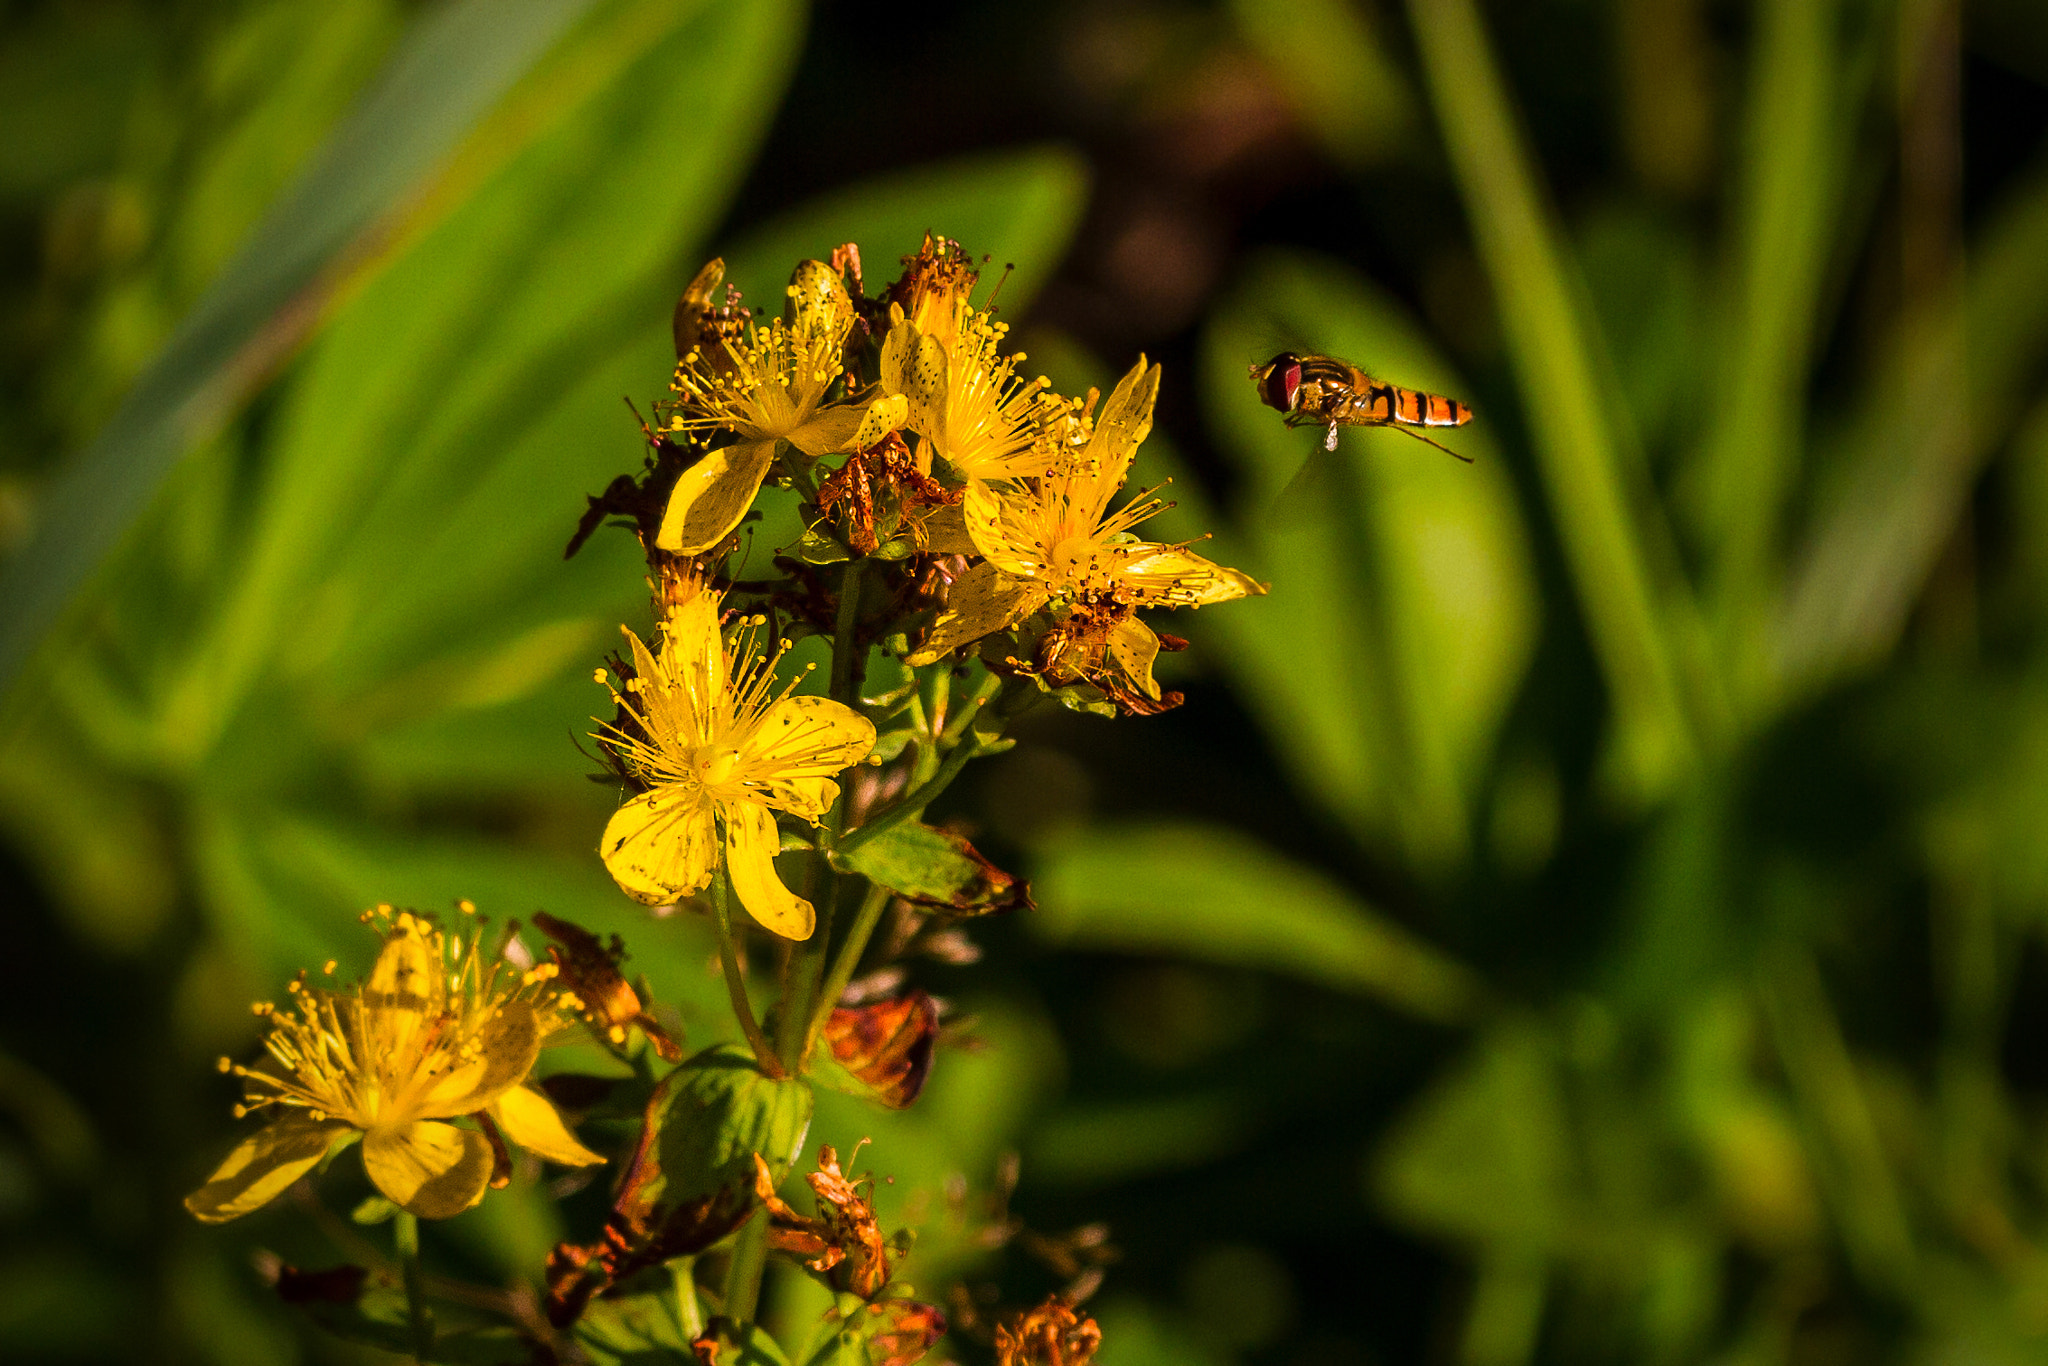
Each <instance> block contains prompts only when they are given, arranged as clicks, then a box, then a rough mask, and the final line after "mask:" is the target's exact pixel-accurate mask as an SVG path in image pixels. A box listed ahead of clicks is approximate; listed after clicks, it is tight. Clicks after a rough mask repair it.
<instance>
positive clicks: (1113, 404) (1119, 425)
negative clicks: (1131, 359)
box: [1084, 356, 1159, 503]
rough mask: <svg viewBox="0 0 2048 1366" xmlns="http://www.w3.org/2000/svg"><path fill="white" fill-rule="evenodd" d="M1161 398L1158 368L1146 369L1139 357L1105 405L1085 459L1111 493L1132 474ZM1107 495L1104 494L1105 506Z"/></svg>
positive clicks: (1097, 421) (1143, 360) (1143, 361)
mask: <svg viewBox="0 0 2048 1366" xmlns="http://www.w3.org/2000/svg"><path fill="white" fill-rule="evenodd" d="M1158 397H1159V367H1158V366H1156V365H1154V366H1151V367H1149V368H1148V367H1147V366H1146V364H1145V358H1144V357H1143V356H1140V357H1138V363H1137V364H1136V365H1133V366H1132V367H1131V369H1130V373H1129V374H1127V375H1125V376H1124V377H1123V378H1122V379H1121V380H1118V381H1117V386H1116V391H1115V392H1114V393H1112V394H1111V395H1110V396H1109V402H1108V403H1106V404H1104V405H1103V408H1102V416H1101V417H1099V418H1097V419H1096V420H1095V435H1094V436H1093V437H1092V438H1090V439H1089V442H1088V452H1087V455H1086V456H1085V457H1084V459H1086V460H1088V461H1089V463H1091V464H1092V465H1094V467H1095V469H1096V470H1097V472H1098V478H1100V479H1101V480H1102V481H1103V483H1104V484H1105V485H1107V486H1108V487H1109V488H1110V490H1111V491H1114V489H1115V488H1116V487H1117V486H1118V485H1121V484H1122V483H1123V481H1124V475H1125V474H1127V473H1128V472H1129V471H1130V468H1131V457H1132V456H1134V455H1136V454H1137V453H1138V444H1139V443H1140V442H1142V441H1143V440H1144V439H1145V438H1146V437H1147V436H1149V435H1151V432H1152V404H1153V402H1154V401H1155V400H1156V399H1157V398H1158ZM1107 501H1108V494H1107V493H1105V494H1104V502H1105V503H1106V502H1107Z"/></svg>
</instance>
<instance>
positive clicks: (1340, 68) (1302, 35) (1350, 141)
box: [1230, 0, 1415, 170]
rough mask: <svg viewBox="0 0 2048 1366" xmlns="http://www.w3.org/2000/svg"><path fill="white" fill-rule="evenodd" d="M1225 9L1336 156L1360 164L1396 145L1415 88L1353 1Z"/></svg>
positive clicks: (1240, 1)
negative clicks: (1411, 86)
mask: <svg viewBox="0 0 2048 1366" xmlns="http://www.w3.org/2000/svg"><path fill="white" fill-rule="evenodd" d="M1230 13H1231V16H1232V17H1233V18H1234V19H1236V20H1237V31H1238V34H1239V35H1240V36H1241V37H1242V38H1243V39H1244V41H1245V42H1246V44H1248V45H1249V46H1250V47H1251V49H1252V50H1253V51H1254V52H1257V53H1258V54H1259V56H1260V57H1261V58H1262V59H1264V61H1265V63H1266V65H1267V67H1268V68H1269V69H1270V70H1271V73H1272V78H1273V83H1274V84H1275V85H1276V86H1278V87H1279V89H1280V91H1281V92H1282V93H1283V94H1284V95H1285V96H1286V97H1287V101H1288V103H1289V104H1291V105H1293V106H1294V112H1295V115H1296V117H1297V118H1299V119H1300V120H1301V121H1302V123H1303V124H1305V125H1306V126H1307V127H1308V128H1309V129H1310V131H1312V132H1313V133H1314V134H1315V135H1316V137H1317V138H1318V139H1319V140H1320V141H1321V142H1322V144H1323V147H1324V149H1325V150H1326V151H1328V152H1329V154H1330V155H1331V156H1332V157H1334V158H1335V159H1336V160H1337V161H1338V162H1340V163H1341V164H1343V165H1345V166H1347V167H1350V168H1352V169H1353V170H1357V169H1360V168H1362V167H1366V166H1370V165H1372V164H1373V163H1375V162H1378V161H1382V160H1384V159H1386V156H1387V154H1388V153H1389V152H1391V151H1393V150H1395V149H1397V148H1399V147H1400V146H1401V143H1402V135H1403V134H1404V133H1405V132H1406V131H1407V130H1408V128H1409V127H1410V126H1411V125H1412V124H1413V123H1414V121H1415V94H1414V91H1413V90H1412V89H1411V88H1410V87H1409V84H1408V80H1407V78H1406V76H1404V75H1403V74H1402V71H1401V68H1400V66H1399V65H1398V64H1397V63H1396V62H1395V61H1394V59H1393V57H1392V55H1391V50H1390V49H1389V48H1388V46H1387V44H1386V36H1385V35H1384V34H1382V33H1376V32H1374V31H1373V25H1372V24H1371V23H1369V22H1368V20H1367V16H1366V14H1365V13H1364V12H1363V11H1362V10H1361V9H1360V7H1359V5H1358V3H1357V0H1231V3H1230Z"/></svg>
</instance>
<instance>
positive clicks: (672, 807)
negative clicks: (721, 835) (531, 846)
mask: <svg viewBox="0 0 2048 1366" xmlns="http://www.w3.org/2000/svg"><path fill="white" fill-rule="evenodd" d="M717 850H718V846H717V831H716V830H714V829H713V827H712V822H711V804H710V802H709V801H707V800H706V799H705V798H704V795H703V793H702V792H701V791H699V790H695V789H690V788H685V787H682V786H680V785H676V786H669V787H660V788H656V789H655V790H654V791H652V792H648V793H644V794H643V795H641V796H638V797H635V798H634V799H633V800H632V801H630V802H627V803H626V804H625V805H624V806H622V807H620V808H619V809H618V810H617V811H615V812H613V813H612V818H611V820H610V822H609V823H608V824H606V826H605V828H604V837H603V838H602V839H600V840H599V841H598V845H597V851H598V853H599V854H601V855H602V856H603V857H604V866H605V867H606V868H607V869H609V870H610V872H611V875H612V879H613V880H614V881H615V882H617V883H618V884H619V889H620V890H621V891H623V892H625V894H626V895H627V896H630V897H632V898H633V899H634V900H635V901H640V902H644V903H646V904H647V905H649V906H660V905H663V904H664V903H666V902H670V901H674V900H675V899H676V898H677V897H679V896H685V895H688V894H689V893H691V892H694V891H696V890H697V889H698V888H700V887H702V886H704V885H705V884H706V883H707V882H709V881H711V870H712V869H713V868H714V867H716V866H717V858H718V853H717Z"/></svg>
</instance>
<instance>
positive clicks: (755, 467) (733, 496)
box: [654, 441, 775, 555]
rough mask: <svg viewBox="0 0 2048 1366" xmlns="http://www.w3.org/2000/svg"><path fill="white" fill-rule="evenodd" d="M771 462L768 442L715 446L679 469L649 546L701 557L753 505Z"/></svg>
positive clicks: (771, 447) (772, 451)
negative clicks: (653, 544) (689, 464)
mask: <svg viewBox="0 0 2048 1366" xmlns="http://www.w3.org/2000/svg"><path fill="white" fill-rule="evenodd" d="M774 463H775V443H774V442H773V441H743V442H740V443H739V444H737V445H733V446H721V447H719V448H718V449H717V450H715V451H712V452H711V453H709V454H708V455H706V456H705V457H704V458H703V459H702V460H699V461H698V462H697V463H696V464H694V465H692V466H690V468H688V469H686V470H684V471H683V473H682V477H681V478H679V479H677V480H676V487H675V492H674V493H672V494H670V495H669V500H668V510H667V511H666V512H664V513H663V514H662V518H661V530H660V532H658V533H657V534H656V535H655V538H654V543H655V545H657V546H659V547H660V548H661V549H663V550H673V551H675V552H676V553H678V554H681V555H701V554H703V553H704V552H705V551H707V550H709V549H711V547H712V546H715V545H717V544H718V543H719V542H720V541H722V540H724V539H725V538H726V537H727V536H730V535H731V534H732V529H733V528H734V527H736V526H738V525H739V524H740V518H742V517H744V516H746V515H747V509H748V508H750V507H752V506H753V505H754V495H755V494H756V493H759V492H760V491H761V481H762V480H763V479H765V478H767V477H768V467H769V466H770V465H772V464H774Z"/></svg>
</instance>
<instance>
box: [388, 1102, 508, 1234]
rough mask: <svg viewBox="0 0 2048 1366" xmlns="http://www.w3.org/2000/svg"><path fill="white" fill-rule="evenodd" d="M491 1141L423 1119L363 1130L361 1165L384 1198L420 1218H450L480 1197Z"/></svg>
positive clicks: (486, 1177) (488, 1172)
mask: <svg viewBox="0 0 2048 1366" xmlns="http://www.w3.org/2000/svg"><path fill="white" fill-rule="evenodd" d="M491 1166H492V1158H491V1143H490V1140H489V1139H487V1138H485V1137H484V1136H483V1135H482V1134H479V1133H475V1132H473V1131H471V1130H469V1129H458V1128H456V1127H455V1126H454V1125H452V1124H442V1123H439V1122H438V1121H434V1120H426V1121H423V1122H421V1123H418V1124H398V1125H393V1126H391V1127H389V1128H383V1129H372V1130H371V1131H370V1132H369V1133H367V1134H365V1135H363V1167H364V1169H365V1170H366V1171H368V1172H369V1173H370V1181H371V1182H372V1184H374V1185H375V1186H376V1187H377V1189H378V1190H380V1191H382V1192H383V1193H384V1196H385V1198H386V1199H388V1200H390V1201H391V1203H392V1204H394V1205H397V1206H398V1207H399V1208H400V1209H403V1210H408V1211H410V1212H411V1213H413V1214H417V1215H418V1216H420V1218H422V1219H451V1218H453V1217H454V1216H456V1215H458V1214H460V1213H462V1212H463V1211H464V1210H466V1209H468V1208H469V1207H470V1206H471V1205H474V1204H475V1203H476V1202H477V1201H479V1200H481V1199H483V1198H484V1188H485V1187H486V1186H488V1185H489V1184H490V1181H491Z"/></svg>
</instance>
